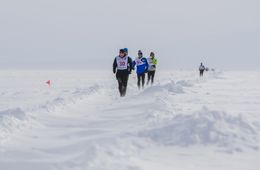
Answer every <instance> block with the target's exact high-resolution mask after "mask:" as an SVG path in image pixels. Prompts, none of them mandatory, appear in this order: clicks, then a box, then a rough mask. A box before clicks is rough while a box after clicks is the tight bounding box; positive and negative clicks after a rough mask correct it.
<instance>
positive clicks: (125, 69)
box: [113, 49, 132, 97]
mask: <svg viewBox="0 0 260 170" xmlns="http://www.w3.org/2000/svg"><path fill="white" fill-rule="evenodd" d="M131 71H132V59H131V58H130V57H128V56H127V51H126V50H125V49H121V50H120V51H119V56H117V57H116V58H115V60H114V63H113V73H114V74H116V79H117V81H118V89H119V93H120V96H121V97H124V96H125V95H126V90H127V82H128V77H129V74H131Z"/></svg>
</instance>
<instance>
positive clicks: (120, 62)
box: [116, 56, 128, 70]
mask: <svg viewBox="0 0 260 170" xmlns="http://www.w3.org/2000/svg"><path fill="white" fill-rule="evenodd" d="M116 62H117V69H118V70H127V66H128V57H123V58H121V57H119V56H117V57H116Z"/></svg>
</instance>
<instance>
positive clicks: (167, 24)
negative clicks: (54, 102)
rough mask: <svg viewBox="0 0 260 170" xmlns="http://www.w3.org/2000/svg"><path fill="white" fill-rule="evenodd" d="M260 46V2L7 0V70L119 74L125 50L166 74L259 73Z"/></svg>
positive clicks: (0, 13) (1, 15) (1, 7)
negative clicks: (205, 69) (153, 61)
mask: <svg viewBox="0 0 260 170" xmlns="http://www.w3.org/2000/svg"><path fill="white" fill-rule="evenodd" d="M259 45H260V1H259V0H69V1H68V0H0V69H1V68H4V69H5V68H16V69H19V68H23V69H32V68H40V69H50V68H52V69H111V68H110V67H111V64H112V60H113V58H114V57H115V56H116V55H117V54H118V49H119V48H123V47H128V48H129V50H130V55H131V56H132V57H135V56H136V53H137V50H139V49H141V50H143V51H144V53H145V55H148V53H149V52H150V51H154V52H155V53H156V55H157V57H158V61H159V64H160V67H161V68H164V69H179V68H183V69H191V68H194V67H195V68H197V67H198V65H199V63H200V62H201V61H203V62H205V64H206V65H208V66H210V67H215V68H221V69H222V68H223V69H259V67H260V46H259Z"/></svg>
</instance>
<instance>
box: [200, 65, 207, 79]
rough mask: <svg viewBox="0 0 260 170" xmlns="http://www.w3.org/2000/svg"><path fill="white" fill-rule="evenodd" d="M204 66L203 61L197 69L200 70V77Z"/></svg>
mask: <svg viewBox="0 0 260 170" xmlns="http://www.w3.org/2000/svg"><path fill="white" fill-rule="evenodd" d="M205 69H206V68H205V66H204V65H203V63H200V67H199V71H200V77H203V74H204V71H205Z"/></svg>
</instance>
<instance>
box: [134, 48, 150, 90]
mask: <svg viewBox="0 0 260 170" xmlns="http://www.w3.org/2000/svg"><path fill="white" fill-rule="evenodd" d="M135 66H136V73H137V79H138V80H137V86H138V88H139V89H140V88H141V79H142V88H144V84H145V73H146V72H147V70H148V66H149V65H148V62H147V59H146V58H144V57H143V53H142V51H141V50H139V51H138V58H136V59H135V61H134V62H133V70H134V69H135Z"/></svg>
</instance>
